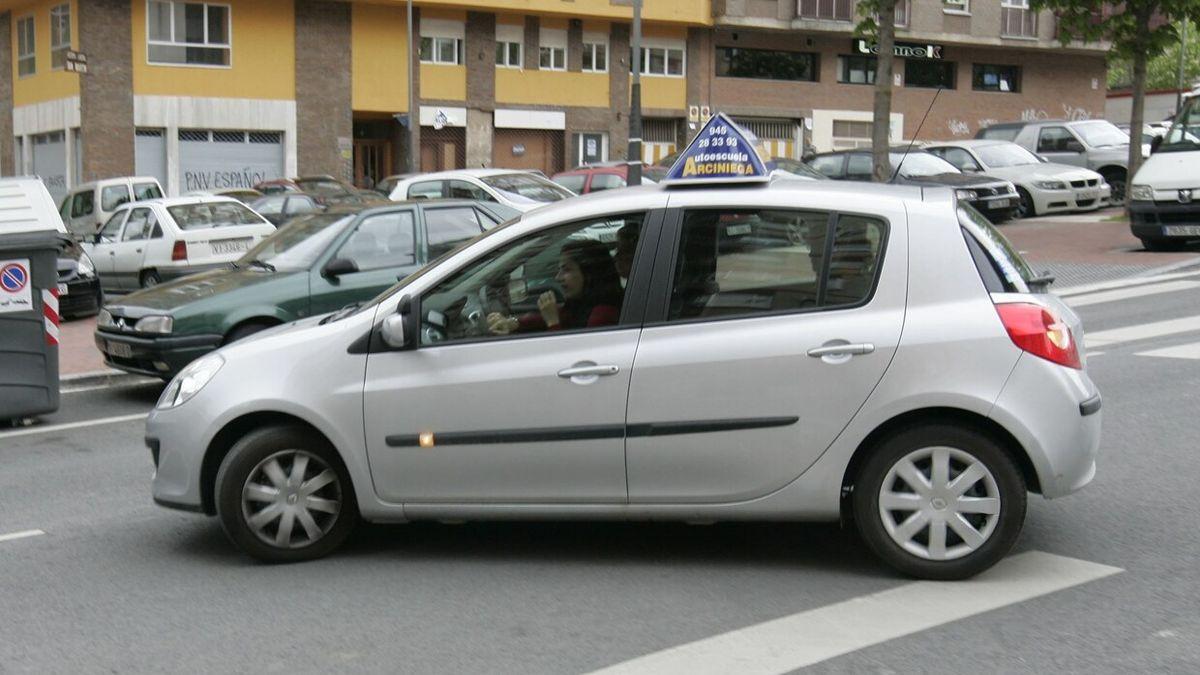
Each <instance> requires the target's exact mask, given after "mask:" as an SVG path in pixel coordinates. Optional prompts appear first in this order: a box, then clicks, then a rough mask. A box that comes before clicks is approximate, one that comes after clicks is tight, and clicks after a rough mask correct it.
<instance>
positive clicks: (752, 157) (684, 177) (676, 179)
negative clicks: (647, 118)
mask: <svg viewBox="0 0 1200 675" xmlns="http://www.w3.org/2000/svg"><path fill="white" fill-rule="evenodd" d="M765 180H767V168H766V166H764V165H763V160H762V158H761V157H760V156H759V154H758V138H756V137H755V136H754V134H752V133H750V132H749V131H747V130H746V129H743V128H742V127H739V126H738V125H737V124H735V123H734V121H733V120H731V119H729V118H728V117H726V116H725V114H724V113H717V114H716V115H714V116H713V117H712V118H710V119H709V120H708V122H707V123H706V124H705V125H704V128H702V129H701V130H700V133H698V134H696V137H695V138H693V139H692V142H691V143H690V144H689V145H688V146H687V149H686V150H684V151H683V152H682V153H680V154H679V159H676V160H675V164H674V165H673V166H672V167H671V170H670V171H669V172H667V178H666V181H665V182H667V183H671V184H673V185H679V184H688V183H708V182H720V183H745V182H752V181H753V182H761V181H765Z"/></svg>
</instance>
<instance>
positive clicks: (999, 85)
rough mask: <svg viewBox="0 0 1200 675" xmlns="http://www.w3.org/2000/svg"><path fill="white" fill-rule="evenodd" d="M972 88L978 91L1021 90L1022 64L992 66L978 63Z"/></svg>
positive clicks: (973, 76) (972, 75)
mask: <svg viewBox="0 0 1200 675" xmlns="http://www.w3.org/2000/svg"><path fill="white" fill-rule="evenodd" d="M971 88H972V89H975V90H976V91H1003V92H1006V93H1016V92H1019V91H1021V67H1020V66H992V65H986V64H983V63H976V64H975V67H974V72H973V73H972V74H971Z"/></svg>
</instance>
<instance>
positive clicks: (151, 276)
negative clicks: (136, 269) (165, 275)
mask: <svg viewBox="0 0 1200 675" xmlns="http://www.w3.org/2000/svg"><path fill="white" fill-rule="evenodd" d="M138 283H140V284H141V286H142V288H151V287H153V286H157V285H159V284H161V283H162V277H160V276H158V272H156V271H155V270H143V271H142V275H141V276H140V277H139V278H138Z"/></svg>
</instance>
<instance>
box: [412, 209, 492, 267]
mask: <svg viewBox="0 0 1200 675" xmlns="http://www.w3.org/2000/svg"><path fill="white" fill-rule="evenodd" d="M425 232H426V237H427V238H428V240H429V258H430V259H431V260H432V259H433V258H436V257H438V256H440V255H441V254H443V253H445V252H446V251H449V250H450V249H452V248H454V247H455V246H457V245H458V244H460V243H462V242H464V241H466V240H468V239H470V238H471V237H474V236H477V235H478V234H479V233H480V232H483V226H482V225H480V224H479V215H478V214H477V213H476V212H475V209H473V208H471V207H469V206H464V207H459V208H453V209H425Z"/></svg>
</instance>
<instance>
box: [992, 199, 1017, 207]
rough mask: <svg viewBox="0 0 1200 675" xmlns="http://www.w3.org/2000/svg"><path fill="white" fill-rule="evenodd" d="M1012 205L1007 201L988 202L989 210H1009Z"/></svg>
mask: <svg viewBox="0 0 1200 675" xmlns="http://www.w3.org/2000/svg"><path fill="white" fill-rule="evenodd" d="M1010 204H1012V202H1011V201H1009V200H1007V199H997V200H995V201H992V202H988V208H989V209H1007V208H1008V207H1009V205H1010Z"/></svg>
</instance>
